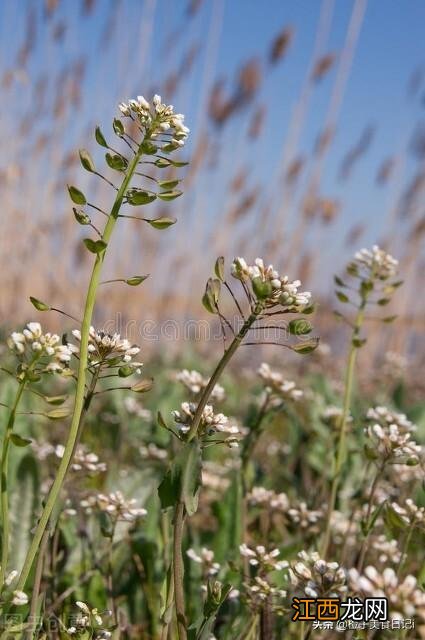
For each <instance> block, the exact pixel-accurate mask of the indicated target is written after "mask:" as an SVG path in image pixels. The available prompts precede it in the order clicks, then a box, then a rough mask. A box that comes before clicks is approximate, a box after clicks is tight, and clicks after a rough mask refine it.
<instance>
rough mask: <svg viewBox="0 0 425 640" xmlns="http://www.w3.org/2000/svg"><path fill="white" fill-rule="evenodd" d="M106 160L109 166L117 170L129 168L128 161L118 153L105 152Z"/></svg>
mask: <svg viewBox="0 0 425 640" xmlns="http://www.w3.org/2000/svg"><path fill="white" fill-rule="evenodd" d="M105 160H106V164H107V165H108V167H111V169H114V170H115V171H125V170H126V169H127V165H128V161H127V160H126V158H123V156H119V155H118V154H117V153H109V152H108V153H105Z"/></svg>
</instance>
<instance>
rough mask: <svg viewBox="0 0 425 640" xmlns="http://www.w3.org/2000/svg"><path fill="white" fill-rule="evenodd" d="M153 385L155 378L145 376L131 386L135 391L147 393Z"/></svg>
mask: <svg viewBox="0 0 425 640" xmlns="http://www.w3.org/2000/svg"><path fill="white" fill-rule="evenodd" d="M152 387H153V378H144V379H143V380H140V381H139V382H136V384H134V385H133V386H132V387H131V391H134V392H135V393H146V392H147V391H150V390H151V389H152Z"/></svg>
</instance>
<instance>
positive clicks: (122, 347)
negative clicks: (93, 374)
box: [68, 327, 143, 373]
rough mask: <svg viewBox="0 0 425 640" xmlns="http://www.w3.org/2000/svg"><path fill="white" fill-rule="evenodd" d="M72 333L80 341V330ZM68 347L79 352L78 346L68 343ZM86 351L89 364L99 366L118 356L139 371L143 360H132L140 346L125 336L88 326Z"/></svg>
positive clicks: (74, 351) (124, 362) (76, 352)
mask: <svg viewBox="0 0 425 640" xmlns="http://www.w3.org/2000/svg"><path fill="white" fill-rule="evenodd" d="M72 335H73V336H74V338H76V339H77V340H78V342H81V332H80V331H79V330H78V329H74V330H73V332H72ZM68 347H69V348H70V349H71V350H72V352H73V353H75V354H79V352H80V348H79V347H78V346H75V345H73V344H69V345H68ZM88 351H89V362H90V365H91V366H101V365H103V364H105V363H106V364H107V363H108V360H114V361H115V359H116V358H119V359H120V362H122V363H123V364H126V365H128V366H131V367H132V368H134V370H135V372H136V373H140V367H141V366H142V365H143V362H133V361H132V358H133V356H135V355H137V354H138V353H139V352H140V347H138V346H136V345H132V344H131V343H130V342H129V341H128V340H127V339H126V338H121V336H120V334H119V333H114V334H112V335H111V334H109V333H105V332H103V331H96V330H95V329H94V328H93V327H90V335H89V344H88ZM114 364H116V362H114Z"/></svg>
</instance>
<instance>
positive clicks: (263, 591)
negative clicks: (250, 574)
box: [244, 576, 286, 609]
mask: <svg viewBox="0 0 425 640" xmlns="http://www.w3.org/2000/svg"><path fill="white" fill-rule="evenodd" d="M244 587H245V590H246V593H247V596H248V598H249V600H250V602H251V604H254V605H261V603H263V602H264V600H268V601H269V602H270V599H271V598H272V599H282V598H286V591H285V590H284V589H279V588H277V587H274V586H273V585H271V584H270V583H269V582H267V580H265V579H264V578H261V577H260V576H255V578H254V579H253V580H252V581H251V582H248V583H247V582H244ZM271 604H272V606H273V605H274V603H273V602H271ZM273 608H274V609H275V608H276V606H275V605H274V606H273Z"/></svg>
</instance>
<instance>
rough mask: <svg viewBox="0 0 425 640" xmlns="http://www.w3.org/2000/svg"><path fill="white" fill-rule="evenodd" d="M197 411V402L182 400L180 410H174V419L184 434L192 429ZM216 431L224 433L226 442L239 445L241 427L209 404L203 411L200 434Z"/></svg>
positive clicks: (206, 434)
mask: <svg viewBox="0 0 425 640" xmlns="http://www.w3.org/2000/svg"><path fill="white" fill-rule="evenodd" d="M195 412H196V404H195V403H194V402H182V404H181V406H180V410H179V411H173V417H174V420H175V422H176V423H177V424H178V426H179V429H180V432H181V433H182V434H183V435H184V434H186V433H187V432H188V431H189V430H190V425H191V423H192V420H193V417H194V415H195ZM214 433H222V434H224V436H225V442H226V444H227V445H228V446H229V447H237V446H238V440H237V436H240V430H239V427H238V426H236V425H231V424H229V418H228V417H227V416H225V415H224V414H222V413H214V409H213V407H212V406H211V405H210V404H207V405H206V406H205V408H204V410H203V412H202V417H201V422H200V425H199V434H200V435H201V436H210V435H213V434H214Z"/></svg>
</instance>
